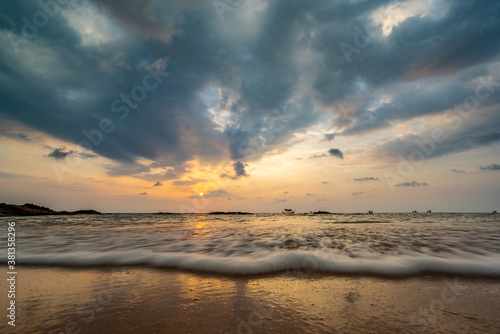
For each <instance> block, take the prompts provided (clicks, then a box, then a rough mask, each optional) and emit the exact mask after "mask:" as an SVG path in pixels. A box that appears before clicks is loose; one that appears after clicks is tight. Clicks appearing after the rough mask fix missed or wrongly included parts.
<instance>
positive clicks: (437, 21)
mask: <svg viewBox="0 0 500 334" xmlns="http://www.w3.org/2000/svg"><path fill="white" fill-rule="evenodd" d="M187 3H189V4H187ZM195 3H196V4H195ZM436 3H437V2H433V1H430V2H427V1H426V2H425V4H426V6H427V8H425V10H424V11H421V12H414V11H409V12H408V13H405V14H404V15H403V14H400V13H399V12H398V13H399V14H398V18H399V19H398V22H397V24H394V25H393V26H391V27H390V29H385V30H384V26H385V25H387V24H388V22H382V23H381V24H380V25H379V26H377V25H374V26H373V29H372V30H373V34H372V35H370V36H371V37H370V39H369V40H368V41H367V43H368V45H367V46H366V47H364V48H362V50H361V52H359V53H353V54H351V55H350V56H348V57H346V56H345V54H343V53H342V48H341V47H339V46H340V45H341V44H342V43H349V44H350V45H352V46H353V47H356V46H355V40H354V38H355V34H354V32H353V27H360V29H364V28H365V27H366V24H367V23H373V22H377V21H376V17H377V15H378V16H384V15H383V13H392V12H394V10H398V11H399V9H398V8H399V7H398V8H395V7H394V6H399V4H395V3H394V2H391V1H388V0H377V1H330V0H318V1H302V2H297V3H296V2H292V1H288V2H287V1H272V2H266V6H261V7H259V9H258V15H255V16H253V15H254V12H253V11H252V13H242V12H241V13H240V11H237V12H234V13H232V14H231V15H232V21H231V29H230V31H229V32H228V29H227V27H228V26H227V25H224V24H225V23H227V22H221V21H220V19H219V17H218V16H217V15H216V13H214V8H213V6H212V3H210V2H207V3H201V2H200V3H199V4H198V3H197V2H196V1H170V2H169V1H167V2H162V1H153V0H146V1H136V0H124V1H119V0H91V1H90V2H77V3H75V4H74V5H71V6H67V7H65V9H64V15H63V14H61V15H56V16H54V17H51V18H50V24H47V25H46V26H44V27H43V29H39V30H38V34H37V36H36V38H32V39H29V42H28V43H20V44H18V45H17V46H16V48H17V49H18V50H17V51H18V52H16V51H15V50H14V48H13V47H12V44H11V43H10V41H9V39H8V33H9V31H8V30H7V29H0V43H2V57H1V59H0V68H2V69H5V71H3V72H2V80H1V82H0V100H1V101H2V108H0V118H2V122H3V120H4V119H5V120H7V121H13V122H17V123H19V124H21V125H23V126H24V127H26V128H28V129H32V130H36V131H39V132H41V133H44V134H47V135H49V136H51V137H53V138H56V139H58V140H61V141H64V142H65V143H67V145H68V147H69V148H68V149H67V150H63V151H62V152H63V153H67V152H69V151H78V150H77V149H76V147H77V146H78V145H80V146H83V145H82V143H83V144H84V146H85V147H88V148H90V149H91V150H92V151H93V152H94V153H95V154H96V155H99V156H102V157H105V158H107V159H110V160H112V163H111V164H110V165H109V166H108V167H107V169H108V171H109V175H111V176H121V175H129V176H133V177H137V178H140V179H143V180H147V181H150V182H156V181H158V180H161V181H165V180H172V179H173V180H178V179H180V178H182V177H183V176H184V175H185V173H186V169H183V167H182V166H183V165H184V164H185V163H187V162H189V161H193V160H197V161H200V162H201V163H202V164H204V165H207V166H210V165H214V166H215V165H219V164H220V163H221V162H228V161H238V162H240V163H242V164H247V163H251V162H253V161H256V160H259V159H261V158H262V157H264V156H266V154H270V153H274V152H284V151H285V150H287V149H288V148H289V147H290V146H292V145H294V144H296V143H297V142H298V140H297V137H298V136H297V135H298V134H301V133H304V132H305V131H306V130H307V129H308V128H310V127H311V126H314V125H316V124H317V123H318V122H319V121H320V120H322V119H324V118H323V117H322V116H324V115H327V112H328V110H331V111H332V112H333V114H334V115H333V122H332V124H331V126H332V128H334V129H335V130H334V131H335V132H332V133H327V134H324V136H325V137H324V139H323V140H326V141H329V140H330V138H331V140H334V137H333V136H332V135H333V134H336V135H337V137H339V136H344V137H347V136H362V135H364V134H366V133H369V132H371V131H378V130H380V129H383V128H386V127H391V126H393V125H394V124H398V123H400V122H405V121H409V120H415V119H418V118H421V117H422V116H430V115H434V116H435V115H445V114H446V113H447V112H448V111H449V110H450V108H453V106H454V105H456V104H458V105H460V104H463V103H464V100H465V99H466V98H467V97H469V96H472V97H474V96H476V92H475V91H476V89H477V87H478V86H477V83H478V82H480V81H481V80H483V82H484V80H486V81H490V82H491V84H489V85H487V86H484V85H483V87H482V88H481V89H480V92H481V93H482V94H483V96H485V94H487V93H490V96H489V97H488V98H485V99H482V100H480V101H479V103H480V107H479V109H478V110H479V111H480V112H478V114H479V113H481V114H482V116H479V115H475V112H474V113H472V116H471V117H470V118H468V119H467V122H463V124H461V125H460V126H458V127H457V129H456V130H454V131H452V132H450V133H449V134H448V135H449V136H448V140H447V141H446V142H445V143H443V144H440V145H439V147H436V150H435V153H434V154H432V155H431V156H429V157H438V156H443V155H445V154H450V153H457V152H461V151H464V150H469V149H474V148H476V147H480V146H485V145H491V144H494V143H498V142H499V141H500V133H499V132H498V127H499V124H500V119H499V117H500V116H498V115H497V116H495V115H494V113H495V112H496V111H497V110H498V106H499V104H500V95H499V94H497V93H498V89H499V87H498V86H497V85H496V83H498V82H500V75H499V72H498V64H497V61H498V54H499V53H500V42H499V39H498V31H499V29H500V22H499V21H497V20H494V19H490V18H492V17H499V16H500V4H499V3H498V2H495V1H489V2H484V3H481V5H477V2H476V1H474V0H464V1H452V0H443V1H440V2H439V6H438V5H437V4H436ZM403 7H404V6H403ZM39 10H40V7H39V5H38V2H36V1H35V2H19V1H14V2H1V3H0V12H1V13H2V15H5V16H6V17H14V18H19V17H23V16H26V17H32V16H33V13H35V12H37V11H39ZM381 12H382V14H380V13H381ZM249 18H251V24H249V23H248V22H249ZM386 21H387V20H386ZM81 22H85V24H82V23H81ZM12 24H13V26H12V27H11V28H12V32H13V33H15V34H17V35H18V36H19V35H21V34H22V27H23V24H24V23H23V22H22V21H21V20H13V23H12ZM221 32H224V33H221ZM384 33H385V35H384ZM89 36H90V37H92V38H91V40H89ZM48 45H50V47H47V46H48ZM242 45H245V47H244V48H243V47H242ZM333 46H335V47H333ZM304 53H309V56H307V57H301V60H300V61H299V59H298V57H297V56H298V55H300V54H304ZM166 72H168V76H167V74H166ZM489 77H491V80H490V79H488V78H489ZM144 83H146V85H147V87H153V86H154V88H151V90H149V89H146V88H145V87H144ZM141 87H142V89H141ZM490 89H492V90H493V91H490ZM219 91H220V92H221V94H220V95H219ZM141 92H145V93H141ZM122 94H123V95H122ZM141 94H142V95H144V96H141ZM26 96H30V98H29V99H27V98H26ZM221 96H222V98H221ZM214 101H216V102H214ZM20 110H22V112H20ZM484 110H492V111H491V112H490V113H488V112H487V111H484ZM497 114H498V113H497ZM453 117H456V115H454V116H453ZM101 120H110V121H111V123H106V122H105V124H108V125H109V124H111V125H112V127H111V128H112V129H113V130H112V131H111V132H109V133H104V132H103V131H102V129H101ZM431 130H432V129H431ZM2 132H3V131H2ZM12 133H14V134H15V133H20V132H17V131H13V132H12ZM327 135H328V136H327ZM17 138H19V139H20V140H24V139H23V138H22V136H17ZM28 138H31V136H30V137H28ZM428 138H432V137H428V133H427V132H426V131H423V132H421V133H412V134H411V135H410V134H407V135H406V136H405V137H404V138H393V139H391V140H389V141H387V142H385V143H383V144H374V147H373V148H372V153H373V156H374V157H377V159H381V160H383V159H386V158H388V157H389V158H395V159H397V157H399V155H401V153H405V154H403V157H407V156H408V155H407V154H410V153H411V152H412V151H413V150H414V149H415V148H417V149H418V146H417V145H415V143H414V141H413V139H419V140H426V139H428ZM335 139H336V138H335ZM31 140H32V141H33V139H31ZM70 145H73V146H70ZM336 150H337V151H334V153H331V152H330V154H331V155H334V156H336V157H338V158H342V157H343V153H342V152H341V151H340V150H338V149H336ZM63 153H54V157H52V158H54V159H59V158H56V157H55V156H61V154H63ZM143 161H154V163H155V166H154V167H153V166H150V165H146V164H143V163H141V162H143ZM152 168H165V172H164V173H161V175H158V174H154V175H153V174H151V169H152ZM243 169H244V168H243ZM155 170H156V169H155ZM244 175H246V172H244V174H242V172H238V171H237V172H236V175H233V176H228V175H226V176H225V177H229V178H238V177H241V176H244Z"/></svg>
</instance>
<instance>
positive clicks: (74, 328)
mask: <svg viewBox="0 0 500 334" xmlns="http://www.w3.org/2000/svg"><path fill="white" fill-rule="evenodd" d="M18 272H19V275H18V280H19V285H18V296H17V299H16V305H17V316H16V318H17V319H16V328H15V331H16V332H52V331H54V332H62V333H76V332H78V330H80V331H81V332H83V333H85V332H93V333H105V332H110V331H115V332H133V331H135V332H150V333H159V332H165V331H167V332H172V333H214V332H215V333H268V332H269V333H306V332H307V333H331V332H342V333H422V332H447V333H450V332H459V333H480V332H494V331H495V330H497V328H500V320H498V310H499V309H500V301H499V300H498V298H497V296H498V295H500V279H494V278H484V277H483V278H481V277H474V278H471V277H456V276H452V275H449V276H448V275H446V276H429V275H425V276H420V277H410V278H394V277H392V278H383V277H373V276H362V275H327V274H317V273H308V272H290V273H288V274H286V273H285V274H283V273H281V274H277V273H275V274H265V275H254V276H247V277H241V276H227V275H225V276H224V275H214V274H207V273H192V272H186V271H179V270H172V269H158V268H146V267H140V266H125V267H109V266H107V267H106V266H102V267H98V268H96V267H93V268H90V267H89V268H81V267H64V268H60V267H51V266H23V265H21V266H20V267H19V268H18ZM4 284H5V283H2V289H3V285H4ZM3 304H4V302H3V301H2V305H1V306H2V307H3V306H4V305H3ZM9 327H10V326H8V325H7V323H6V321H4V322H3V323H1V324H0V331H2V332H6V331H7V330H9V331H10V330H12V328H9Z"/></svg>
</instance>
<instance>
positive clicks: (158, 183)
mask: <svg viewBox="0 0 500 334" xmlns="http://www.w3.org/2000/svg"><path fill="white" fill-rule="evenodd" d="M161 186H163V183H161V182H160V181H158V182H156V183H155V184H154V185H153V187H161Z"/></svg>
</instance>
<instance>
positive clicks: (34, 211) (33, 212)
mask: <svg viewBox="0 0 500 334" xmlns="http://www.w3.org/2000/svg"><path fill="white" fill-rule="evenodd" d="M100 214H101V213H100V212H98V211H95V210H78V211H72V212H69V211H54V210H52V209H49V208H47V207H44V206H39V205H35V204H31V203H26V204H23V205H16V204H6V203H0V217H21V216H49V215H59V216H61V215H100Z"/></svg>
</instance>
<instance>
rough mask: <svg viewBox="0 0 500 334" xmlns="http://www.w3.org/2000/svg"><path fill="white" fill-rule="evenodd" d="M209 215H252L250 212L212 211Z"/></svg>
mask: <svg viewBox="0 0 500 334" xmlns="http://www.w3.org/2000/svg"><path fill="white" fill-rule="evenodd" d="M209 214H210V215H253V213H250V212H239V211H238V212H231V211H229V212H224V211H212V212H210V213H209Z"/></svg>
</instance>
